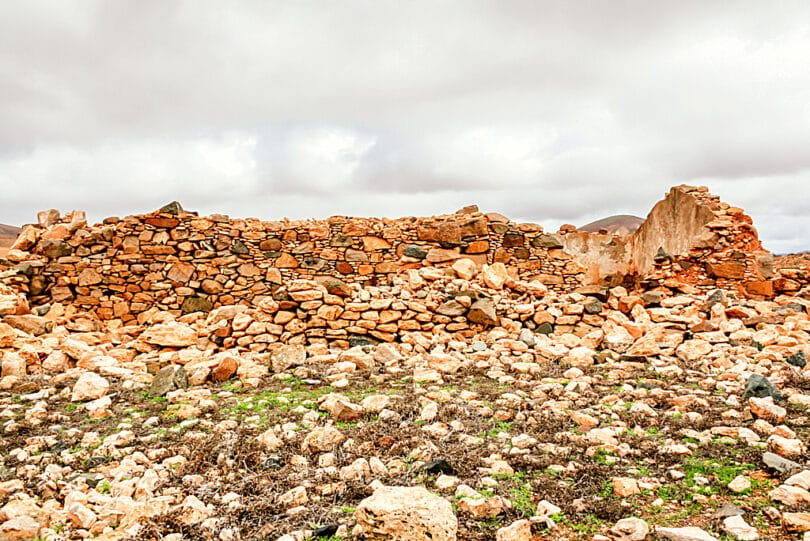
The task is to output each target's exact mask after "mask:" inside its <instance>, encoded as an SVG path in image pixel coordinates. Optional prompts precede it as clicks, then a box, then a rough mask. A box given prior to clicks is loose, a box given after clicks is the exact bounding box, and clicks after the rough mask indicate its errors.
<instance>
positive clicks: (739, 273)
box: [707, 261, 745, 280]
mask: <svg viewBox="0 0 810 541" xmlns="http://www.w3.org/2000/svg"><path fill="white" fill-rule="evenodd" d="M707 270H708V271H709V275H710V276H713V277H715V278H729V279H731V280H740V279H742V278H744V277H745V265H744V264H742V263H738V262H736V261H728V262H725V263H716V264H709V265H708V267H707Z"/></svg>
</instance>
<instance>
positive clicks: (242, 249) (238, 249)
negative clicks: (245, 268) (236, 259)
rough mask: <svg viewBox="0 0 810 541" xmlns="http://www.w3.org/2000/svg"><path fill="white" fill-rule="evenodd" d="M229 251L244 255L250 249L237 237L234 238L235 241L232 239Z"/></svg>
mask: <svg viewBox="0 0 810 541" xmlns="http://www.w3.org/2000/svg"><path fill="white" fill-rule="evenodd" d="M231 253H232V254H235V255H245V254H247V253H250V249H248V247H247V246H245V243H244V242H242V241H241V240H239V239H236V240H235V241H233V244H232V245H231Z"/></svg>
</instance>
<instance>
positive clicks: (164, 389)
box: [149, 364, 188, 396]
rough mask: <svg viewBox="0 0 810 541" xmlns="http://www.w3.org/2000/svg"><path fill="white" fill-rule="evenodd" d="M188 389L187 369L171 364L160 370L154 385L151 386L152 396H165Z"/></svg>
mask: <svg viewBox="0 0 810 541" xmlns="http://www.w3.org/2000/svg"><path fill="white" fill-rule="evenodd" d="M186 388H188V374H186V369H185V368H183V367H182V366H179V365H176V364H170V365H169V366H164V367H163V368H161V369H160V372H158V373H157V374H156V375H155V377H154V379H152V384H151V385H150V386H149V395H150V396H165V395H166V393H169V392H171V391H174V390H177V389H186Z"/></svg>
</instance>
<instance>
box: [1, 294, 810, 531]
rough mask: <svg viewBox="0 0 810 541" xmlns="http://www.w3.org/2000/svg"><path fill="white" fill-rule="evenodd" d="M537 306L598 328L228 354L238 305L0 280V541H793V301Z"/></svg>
mask: <svg viewBox="0 0 810 541" xmlns="http://www.w3.org/2000/svg"><path fill="white" fill-rule="evenodd" d="M315 287H316V286H315V285H314V284H313V288H315ZM444 287H446V284H443V285H442V288H444ZM479 289H485V288H484V287H480V288H479ZM355 293H357V294H358V295H359V294H360V293H362V292H357V291H356V292H355ZM492 294H493V295H497V293H496V292H492ZM367 300H368V299H367ZM469 300H470V299H469V298H467V299H465V298H464V296H463V295H462V296H458V297H456V298H455V299H454V302H458V303H461V304H464V303H465V302H468V301H469ZM536 303H539V304H542V306H543V307H544V309H545V310H547V311H548V312H550V313H552V314H558V315H564V314H565V315H580V316H582V315H583V314H591V315H594V316H596V315H598V316H599V317H600V318H601V320H602V321H603V324H602V325H601V327H599V328H595V329H594V330H591V331H590V332H578V333H575V332H574V329H572V328H570V327H559V328H557V329H555V328H553V327H552V326H550V325H535V324H533V323H532V314H533V313H534V312H535V311H536V309H537V306H536V305H531V304H529V307H530V308H531V310H530V311H527V310H528V309H524V308H521V307H525V306H526V304H525V296H524V297H520V298H518V297H517V296H516V297H515V299H514V302H512V303H511V304H509V308H508V310H507V311H506V312H503V311H502V310H501V308H500V305H499V312H500V316H501V317H500V325H498V326H494V327H487V328H483V327H481V328H480V332H477V333H463V334H453V333H449V332H445V331H442V330H441V328H438V329H436V330H435V331H434V332H433V333H420V332H414V333H413V334H412V335H409V337H408V339H407V340H403V341H402V342H401V343H384V344H380V345H375V344H363V343H356V344H355V345H354V347H352V348H351V349H348V350H337V349H330V348H329V346H328V344H323V343H319V344H313V345H302V344H294V343H288V344H285V345H281V344H274V347H272V348H271V350H270V351H269V352H262V353H252V352H250V351H249V350H247V349H245V348H241V349H240V348H239V347H235V346H234V347H231V348H228V349H225V348H222V347H219V346H218V343H217V342H218V341H217V338H216V337H217V336H219V337H224V336H230V337H239V336H241V337H242V338H244V337H245V336H248V337H249V336H251V335H250V334H249V332H247V330H248V329H250V328H251V325H252V324H253V323H255V322H256V321H259V320H261V318H262V314H261V310H260V309H246V308H245V307H224V308H219V309H216V310H214V311H212V312H211V313H209V314H202V313H196V314H188V315H184V316H180V315H176V314H169V313H164V312H157V313H153V314H151V315H150V317H149V318H148V320H146V321H143V322H141V325H137V326H126V327H115V326H108V325H104V324H101V323H100V322H98V321H95V320H93V318H92V317H90V316H89V315H86V314H81V313H75V312H71V311H70V310H69V309H65V308H64V307H59V306H54V307H50V310H47V311H46V310H45V309H37V310H35V311H34V313H33V314H26V313H25V312H27V310H28V307H27V306H26V305H25V299H24V298H22V297H21V296H19V295H17V294H16V293H15V292H14V291H13V290H12V289H10V288H8V287H4V286H0V317H2V322H1V323H0V352H2V353H0V355H2V379H0V422H1V423H2V426H0V429H1V430H2V440H0V540H4V539H34V538H37V539H41V540H44V539H49V540H51V541H55V540H59V539H83V538H96V539H137V540H152V539H172V540H179V539H189V540H192V539H220V540H223V541H228V540H237V539H279V540H284V541H288V540H304V539H332V540H337V539H428V538H431V539H434V540H443V539H459V540H485V539H498V540H500V541H509V540H519V539H535V540H540V539H549V540H551V539H594V540H596V539H614V540H643V539H674V540H683V539H686V540H692V539H696V540H700V539H706V540H709V539H743V540H745V539H770V540H781V539H801V538H802V536H803V535H805V534H804V532H805V531H808V530H810V512H808V511H810V492H808V490H810V456H808V453H807V441H808V437H810V410H809V409H808V408H810V369H808V368H807V367H806V356H807V354H808V353H810V340H809V337H810V335H809V334H808V333H810V317H809V316H808V304H810V303H808V301H807V300H806V298H786V297H781V298H778V299H776V301H774V302H766V301H754V300H748V299H742V298H737V297H735V296H734V295H733V294H730V293H723V292H719V291H715V292H710V293H708V294H706V293H699V292H696V291H692V292H689V293H683V292H680V293H679V292H673V293H671V294H666V295H662V294H654V293H653V294H650V293H648V294H645V295H644V296H634V295H631V294H628V292H627V291H625V290H624V289H623V288H615V289H614V290H612V291H610V292H601V293H594V295H593V296H585V295H579V294H571V295H564V296H553V295H549V296H547V297H545V298H543V299H542V300H539V301H536ZM294 341H295V340H292V342H294ZM248 342H249V340H244V339H239V340H237V341H236V343H239V344H241V345H247V343H248ZM219 343H222V342H221V341H219ZM805 538H810V534H807V535H805Z"/></svg>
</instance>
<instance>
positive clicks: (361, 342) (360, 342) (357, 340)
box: [349, 336, 377, 348]
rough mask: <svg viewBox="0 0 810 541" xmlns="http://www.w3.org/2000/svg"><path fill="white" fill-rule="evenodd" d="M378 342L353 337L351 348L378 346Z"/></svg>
mask: <svg viewBox="0 0 810 541" xmlns="http://www.w3.org/2000/svg"><path fill="white" fill-rule="evenodd" d="M376 345H377V342H376V341H375V340H371V339H369V338H366V337H364V336H351V337H349V347H350V348H353V347H355V346H376Z"/></svg>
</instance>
